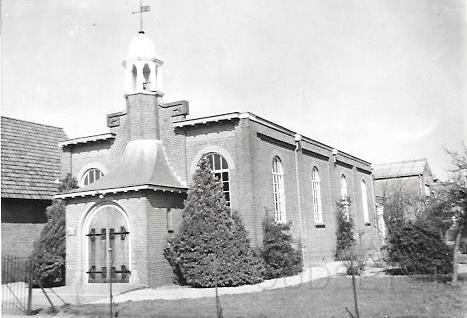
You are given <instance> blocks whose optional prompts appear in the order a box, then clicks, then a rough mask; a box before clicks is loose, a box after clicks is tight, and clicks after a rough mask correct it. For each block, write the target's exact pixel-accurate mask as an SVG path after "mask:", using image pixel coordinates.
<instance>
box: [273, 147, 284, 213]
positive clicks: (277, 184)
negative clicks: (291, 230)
mask: <svg viewBox="0 0 467 318" xmlns="http://www.w3.org/2000/svg"><path fill="white" fill-rule="evenodd" d="M272 187H273V197H274V220H275V221H276V222H286V218H285V193H284V168H283V166H282V161H281V159H280V158H279V157H277V156H276V157H274V159H273V160H272Z"/></svg>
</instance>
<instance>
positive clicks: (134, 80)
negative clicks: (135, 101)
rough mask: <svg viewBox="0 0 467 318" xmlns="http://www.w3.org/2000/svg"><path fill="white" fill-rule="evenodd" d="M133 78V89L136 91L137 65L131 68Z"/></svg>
mask: <svg viewBox="0 0 467 318" xmlns="http://www.w3.org/2000/svg"><path fill="white" fill-rule="evenodd" d="M131 75H132V76H131V78H132V80H133V83H132V84H133V90H134V91H135V90H136V79H137V77H138V70H137V69H136V66H135V65H133V67H132V68H131Z"/></svg>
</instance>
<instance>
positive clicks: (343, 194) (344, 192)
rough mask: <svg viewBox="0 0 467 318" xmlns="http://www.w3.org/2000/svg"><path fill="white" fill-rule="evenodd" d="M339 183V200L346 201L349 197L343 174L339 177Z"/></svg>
mask: <svg viewBox="0 0 467 318" xmlns="http://www.w3.org/2000/svg"><path fill="white" fill-rule="evenodd" d="M340 182H341V184H340V185H341V186H340V191H341V199H347V198H348V197H349V185H348V183H347V178H346V176H345V174H342V175H341V179H340Z"/></svg>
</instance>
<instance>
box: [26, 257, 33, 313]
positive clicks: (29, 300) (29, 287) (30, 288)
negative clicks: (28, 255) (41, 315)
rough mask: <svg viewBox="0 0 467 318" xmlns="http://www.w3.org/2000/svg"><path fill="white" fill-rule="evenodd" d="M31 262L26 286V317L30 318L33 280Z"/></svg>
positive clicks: (30, 262) (31, 262)
mask: <svg viewBox="0 0 467 318" xmlns="http://www.w3.org/2000/svg"><path fill="white" fill-rule="evenodd" d="M33 271H34V270H33V261H32V260H30V261H29V282H28V283H29V284H28V312H27V315H28V316H31V315H32V308H31V307H32V284H33V279H34V274H33Z"/></svg>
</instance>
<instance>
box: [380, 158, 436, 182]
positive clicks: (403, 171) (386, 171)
mask: <svg viewBox="0 0 467 318" xmlns="http://www.w3.org/2000/svg"><path fill="white" fill-rule="evenodd" d="M427 165H428V162H427V160H426V159H425V158H423V159H417V160H407V161H399V162H391V163H382V164H375V165H374V166H373V169H374V170H373V175H374V178H375V179H388V178H401V177H412V176H419V175H422V174H423V173H424V171H425V167H426V166H427ZM428 169H429V167H428Z"/></svg>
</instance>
